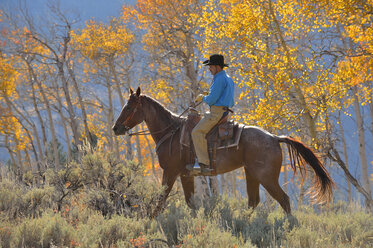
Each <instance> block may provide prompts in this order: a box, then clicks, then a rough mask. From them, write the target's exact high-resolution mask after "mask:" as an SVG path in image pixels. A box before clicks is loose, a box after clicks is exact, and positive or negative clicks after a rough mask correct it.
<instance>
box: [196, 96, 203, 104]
mask: <svg viewBox="0 0 373 248" xmlns="http://www.w3.org/2000/svg"><path fill="white" fill-rule="evenodd" d="M202 100H203V94H199V95H198V96H197V97H196V99H194V102H195V103H199V102H202Z"/></svg>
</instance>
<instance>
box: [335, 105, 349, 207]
mask: <svg viewBox="0 0 373 248" xmlns="http://www.w3.org/2000/svg"><path fill="white" fill-rule="evenodd" d="M338 123H339V131H340V133H341V138H342V145H343V155H344V160H345V166H346V168H347V170H348V167H349V166H348V155H347V145H346V144H347V143H346V138H345V134H344V130H343V125H342V121H341V112H340V111H339V113H338ZM346 179H347V199H348V202H349V203H351V202H352V195H351V183H350V181H349V180H348V178H346Z"/></svg>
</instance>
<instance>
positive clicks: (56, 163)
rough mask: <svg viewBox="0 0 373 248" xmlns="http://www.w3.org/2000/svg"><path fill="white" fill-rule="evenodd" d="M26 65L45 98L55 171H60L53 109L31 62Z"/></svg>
mask: <svg viewBox="0 0 373 248" xmlns="http://www.w3.org/2000/svg"><path fill="white" fill-rule="evenodd" d="M26 63H27V67H28V70H29V71H30V73H31V76H32V78H33V80H34V81H35V82H36V83H37V85H38V88H39V91H40V94H41V96H42V98H43V102H44V104H45V106H46V108H47V113H48V120H49V128H50V130H51V136H52V147H53V157H54V161H55V170H59V168H60V157H59V154H58V145H57V137H56V131H55V128H54V123H53V118H52V110H51V107H50V104H49V100H48V97H47V96H46V94H45V91H44V88H43V85H42V83H41V82H40V81H39V79H38V78H37V75H36V74H35V72H34V70H33V68H32V66H31V64H30V63H29V61H26ZM32 86H33V85H32ZM33 90H34V89H33ZM43 128H44V127H42V129H43ZM45 149H47V147H45Z"/></svg>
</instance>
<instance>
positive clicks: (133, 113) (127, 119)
mask: <svg viewBox="0 0 373 248" xmlns="http://www.w3.org/2000/svg"><path fill="white" fill-rule="evenodd" d="M139 106H141V100H140V97H138V100H137V102H136V106H135V109H134V110H133V111H132V112H131V114H130V115H129V116H128V117H127V118H126V119H125V120H124V121H123V123H122V125H123V126H124V129H125V130H126V131H129V130H130V129H131V128H130V127H129V126H127V122H128V121H129V120H131V119H132V117H133V116H134V115H135V113H136V111H137V108H138V107H139Z"/></svg>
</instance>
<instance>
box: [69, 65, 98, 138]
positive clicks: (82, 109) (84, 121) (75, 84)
mask: <svg viewBox="0 0 373 248" xmlns="http://www.w3.org/2000/svg"><path fill="white" fill-rule="evenodd" d="M67 70H68V72H69V75H70V77H71V79H72V82H73V86H74V89H75V93H76V95H77V96H78V102H79V106H80V109H81V111H82V118H83V126H84V130H85V133H86V136H87V139H88V142H89V143H90V144H91V145H92V144H93V137H92V134H91V132H90V131H89V127H88V121H87V113H86V110H85V105H84V103H83V98H82V95H81V94H80V89H79V86H78V83H77V81H76V78H75V73H74V71H73V68H72V65H71V63H70V64H67Z"/></svg>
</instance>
